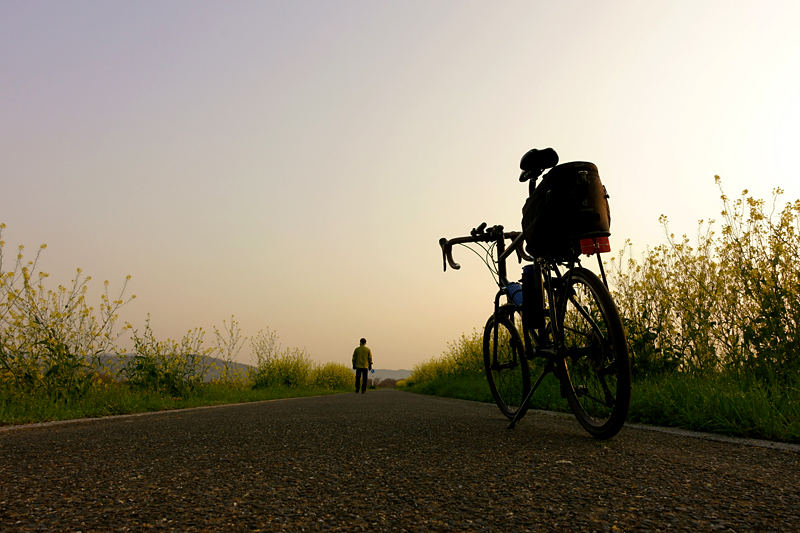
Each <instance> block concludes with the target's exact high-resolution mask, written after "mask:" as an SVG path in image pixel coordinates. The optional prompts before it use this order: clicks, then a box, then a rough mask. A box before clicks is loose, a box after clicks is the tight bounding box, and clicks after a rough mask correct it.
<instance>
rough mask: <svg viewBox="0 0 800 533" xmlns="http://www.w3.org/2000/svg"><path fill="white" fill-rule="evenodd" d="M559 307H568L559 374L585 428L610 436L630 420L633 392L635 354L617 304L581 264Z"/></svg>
mask: <svg viewBox="0 0 800 533" xmlns="http://www.w3.org/2000/svg"><path fill="white" fill-rule="evenodd" d="M564 298H566V302H565V301H564ZM565 303H566V308H565V307H564V304H565ZM558 309H559V312H560V313H561V312H562V310H563V315H561V317H560V322H561V324H560V326H561V328H560V329H561V330H562V332H563V335H564V354H565V358H564V360H563V362H562V363H561V369H560V370H561V372H560V373H561V380H562V384H563V386H564V390H565V393H566V396H567V401H568V402H569V405H570V408H571V409H572V412H573V413H574V414H575V417H576V418H577V419H578V422H580V423H581V425H582V426H583V427H584V429H586V431H588V432H589V433H590V434H591V435H592V436H594V437H597V438H600V439H608V438H611V437H613V436H614V435H616V434H617V433H618V432H619V430H620V429H621V428H622V426H623V425H624V424H625V419H626V418H627V416H628V408H629V406H630V397H631V369H630V359H629V356H628V347H627V343H626V341H625V333H624V329H623V327H622V321H621V320H620V317H619V312H618V311H617V307H616V305H614V301H613V300H612V298H611V295H610V294H609V292H608V289H606V287H605V285H603V283H602V282H601V281H600V280H599V279H598V278H597V276H595V275H594V274H593V273H592V272H591V271H589V270H586V269H584V268H576V269H573V270H572V276H571V279H570V282H569V286H568V287H567V288H566V290H565V291H563V292H562V296H561V298H560V303H559V307H558Z"/></svg>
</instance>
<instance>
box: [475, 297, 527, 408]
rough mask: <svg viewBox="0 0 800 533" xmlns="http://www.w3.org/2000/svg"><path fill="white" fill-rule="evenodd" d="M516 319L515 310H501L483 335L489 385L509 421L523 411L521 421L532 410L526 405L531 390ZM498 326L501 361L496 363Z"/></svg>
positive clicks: (485, 366) (498, 356)
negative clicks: (496, 333) (495, 345)
mask: <svg viewBox="0 0 800 533" xmlns="http://www.w3.org/2000/svg"><path fill="white" fill-rule="evenodd" d="M514 316H515V315H514V311H513V309H512V310H508V311H506V310H503V308H501V310H500V312H499V313H498V319H497V321H495V316H494V315H492V316H490V317H489V320H487V321H486V327H485V329H484V332H483V364H484V369H485V371H486V381H488V382H489V389H491V391H492V396H493V397H494V401H495V403H496V404H497V407H499V408H500V412H501V413H503V415H505V416H506V417H507V418H509V419H512V418H514V417H515V416H516V415H517V413H518V412H519V411H520V410H521V411H522V412H521V413H520V416H519V418H522V416H524V415H525V412H526V411H527V410H528V406H527V405H522V401H523V400H524V399H525V397H526V396H527V395H528V392H529V391H530V390H531V375H530V369H529V367H528V360H527V359H526V358H525V346H524V344H523V343H522V340H521V338H520V336H519V332H518V331H517V328H516V323H515V320H514ZM495 324H499V329H498V353H497V361H494V332H495Z"/></svg>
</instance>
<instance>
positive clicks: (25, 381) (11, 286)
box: [0, 224, 136, 400]
mask: <svg viewBox="0 0 800 533" xmlns="http://www.w3.org/2000/svg"><path fill="white" fill-rule="evenodd" d="M5 227H6V226H5V224H0V385H2V384H4V385H6V386H8V385H14V386H16V387H18V388H20V389H22V390H25V391H28V392H34V391H35V392H37V393H40V392H44V393H45V394H49V395H51V396H53V397H54V398H56V399H63V400H70V399H73V398H74V397H76V396H80V395H82V394H84V393H85V392H86V390H87V388H88V387H90V386H91V378H92V375H94V374H97V373H99V372H102V370H103V369H102V360H101V358H102V356H103V355H104V354H106V353H108V352H109V351H111V350H113V349H114V347H115V343H116V341H117V339H119V337H120V336H121V335H122V334H123V332H124V331H126V330H127V329H128V326H126V327H125V328H122V330H121V331H116V322H117V320H118V318H119V317H118V315H117V311H118V310H119V308H120V307H122V306H123V305H125V304H126V303H127V302H129V301H131V300H132V299H134V298H135V297H136V296H135V295H134V296H131V297H130V298H127V299H125V297H124V294H125V290H126V288H127V283H128V280H130V276H128V277H127V278H126V280H125V283H124V284H123V286H122V290H121V291H120V293H119V295H118V296H117V297H116V298H112V297H111V296H110V295H109V283H108V281H105V282H104V291H103V293H102V294H101V296H100V298H101V301H100V307H99V309H98V310H95V308H94V307H92V306H90V305H89V304H88V303H87V301H86V292H87V290H88V287H87V284H88V282H89V281H90V280H91V277H89V276H85V277H84V276H83V275H82V271H81V269H78V270H77V273H76V275H75V278H74V279H73V280H72V281H71V283H70V285H69V286H68V287H65V286H63V285H59V286H58V288H57V289H55V290H49V289H47V288H46V287H45V279H46V278H47V277H48V276H49V275H48V274H47V273H46V272H42V271H38V270H37V265H38V261H39V257H40V255H41V252H42V251H43V250H44V249H45V248H46V246H45V245H44V244H43V245H41V246H40V248H39V251H38V252H37V254H36V256H35V257H34V259H33V260H29V261H27V262H26V261H25V259H24V254H23V252H24V246H19V248H18V250H17V255H16V260H15V262H14V264H13V267H11V269H10V270H6V269H5V268H6V267H5V256H4V248H5V241H3V240H2V236H3V235H2V234H3V230H4V229H5Z"/></svg>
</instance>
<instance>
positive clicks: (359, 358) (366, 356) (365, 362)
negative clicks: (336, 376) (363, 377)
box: [353, 346, 372, 368]
mask: <svg viewBox="0 0 800 533" xmlns="http://www.w3.org/2000/svg"><path fill="white" fill-rule="evenodd" d="M371 367H372V350H370V349H369V348H367V347H366V346H359V347H358V348H356V349H355V351H354V352H353V368H371Z"/></svg>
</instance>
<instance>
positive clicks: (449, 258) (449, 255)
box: [439, 237, 461, 272]
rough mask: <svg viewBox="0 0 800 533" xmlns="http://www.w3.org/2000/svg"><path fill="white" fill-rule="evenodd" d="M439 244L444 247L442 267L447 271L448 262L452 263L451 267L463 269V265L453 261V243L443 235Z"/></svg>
mask: <svg viewBox="0 0 800 533" xmlns="http://www.w3.org/2000/svg"><path fill="white" fill-rule="evenodd" d="M439 246H441V247H442V268H443V269H444V271H445V272H447V263H450V268H452V269H453V270H459V269H461V265H459V264H458V263H456V262H455V261H453V245H452V244H449V243H448V242H447V239H445V238H444V237H442V238H441V239H439Z"/></svg>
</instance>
